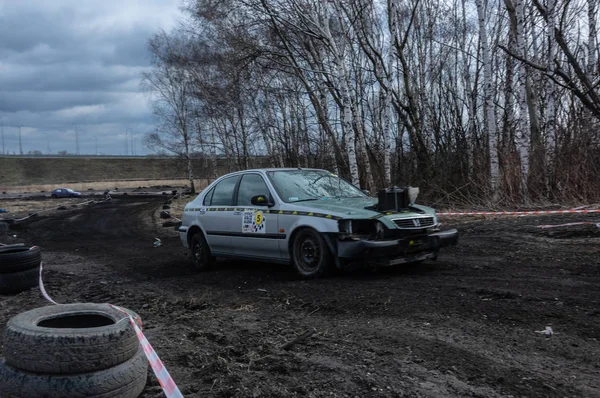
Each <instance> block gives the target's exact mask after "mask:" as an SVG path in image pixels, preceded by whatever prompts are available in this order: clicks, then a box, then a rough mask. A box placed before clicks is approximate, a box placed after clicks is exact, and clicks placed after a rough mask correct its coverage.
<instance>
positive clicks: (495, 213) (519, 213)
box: [437, 209, 600, 216]
mask: <svg viewBox="0 0 600 398" xmlns="http://www.w3.org/2000/svg"><path fill="white" fill-rule="evenodd" d="M568 213H600V209H595V210H540V211H476V212H446V213H437V215H438V216H535V215H541V214H568Z"/></svg>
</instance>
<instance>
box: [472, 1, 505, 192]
mask: <svg viewBox="0 0 600 398" xmlns="http://www.w3.org/2000/svg"><path fill="white" fill-rule="evenodd" d="M475 4H476V5H477V15H478V17H479V40H480V43H481V53H482V57H483V80H484V83H483V84H484V86H483V96H484V105H485V125H486V127H487V134H488V143H489V151H490V155H489V156H490V185H491V189H492V196H493V199H494V201H497V200H498V180H499V178H500V170H499V166H498V150H497V149H496V116H495V112H494V93H493V85H492V59H491V58H492V57H491V53H490V48H489V46H488V38H487V30H486V26H485V14H486V13H485V10H484V8H483V0H475Z"/></svg>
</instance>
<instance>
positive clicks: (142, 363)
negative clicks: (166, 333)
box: [0, 347, 148, 398]
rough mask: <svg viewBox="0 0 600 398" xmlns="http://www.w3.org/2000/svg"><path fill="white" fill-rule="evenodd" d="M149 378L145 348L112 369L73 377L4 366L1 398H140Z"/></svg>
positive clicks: (0, 365) (0, 378)
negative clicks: (30, 371)
mask: <svg viewBox="0 0 600 398" xmlns="http://www.w3.org/2000/svg"><path fill="white" fill-rule="evenodd" d="M36 348H37V347H36ZM147 375H148V361H147V360H146V357H145V355H144V351H143V350H142V349H141V348H140V349H138V351H137V352H136V353H135V354H134V356H133V357H131V358H130V359H128V360H127V361H125V362H123V363H121V364H119V365H117V366H114V367H112V368H108V369H104V370H100V371H96V372H87V373H80V374H71V375H45V374H36V373H29V372H25V371H22V370H19V369H16V368H14V367H11V366H10V365H7V364H6V363H5V362H0V397H11V398H65V397H69V398H88V397H90V398H113V397H119V398H136V397H138V396H139V395H140V394H141V393H142V391H143V390H144V387H145V386H146V379H147Z"/></svg>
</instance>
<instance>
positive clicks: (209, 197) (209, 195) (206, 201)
mask: <svg viewBox="0 0 600 398" xmlns="http://www.w3.org/2000/svg"><path fill="white" fill-rule="evenodd" d="M214 191H215V188H211V190H210V191H208V193H207V194H206V196H205V197H204V201H203V202H202V204H203V205H204V206H210V201H211V200H212V195H213V192H214Z"/></svg>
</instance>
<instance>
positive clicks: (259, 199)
mask: <svg viewBox="0 0 600 398" xmlns="http://www.w3.org/2000/svg"><path fill="white" fill-rule="evenodd" d="M250 203H252V204H253V205H254V206H269V207H271V206H274V205H275V204H274V203H271V202H270V201H269V197H268V196H267V195H254V196H253V197H252V198H251V199H250Z"/></svg>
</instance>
